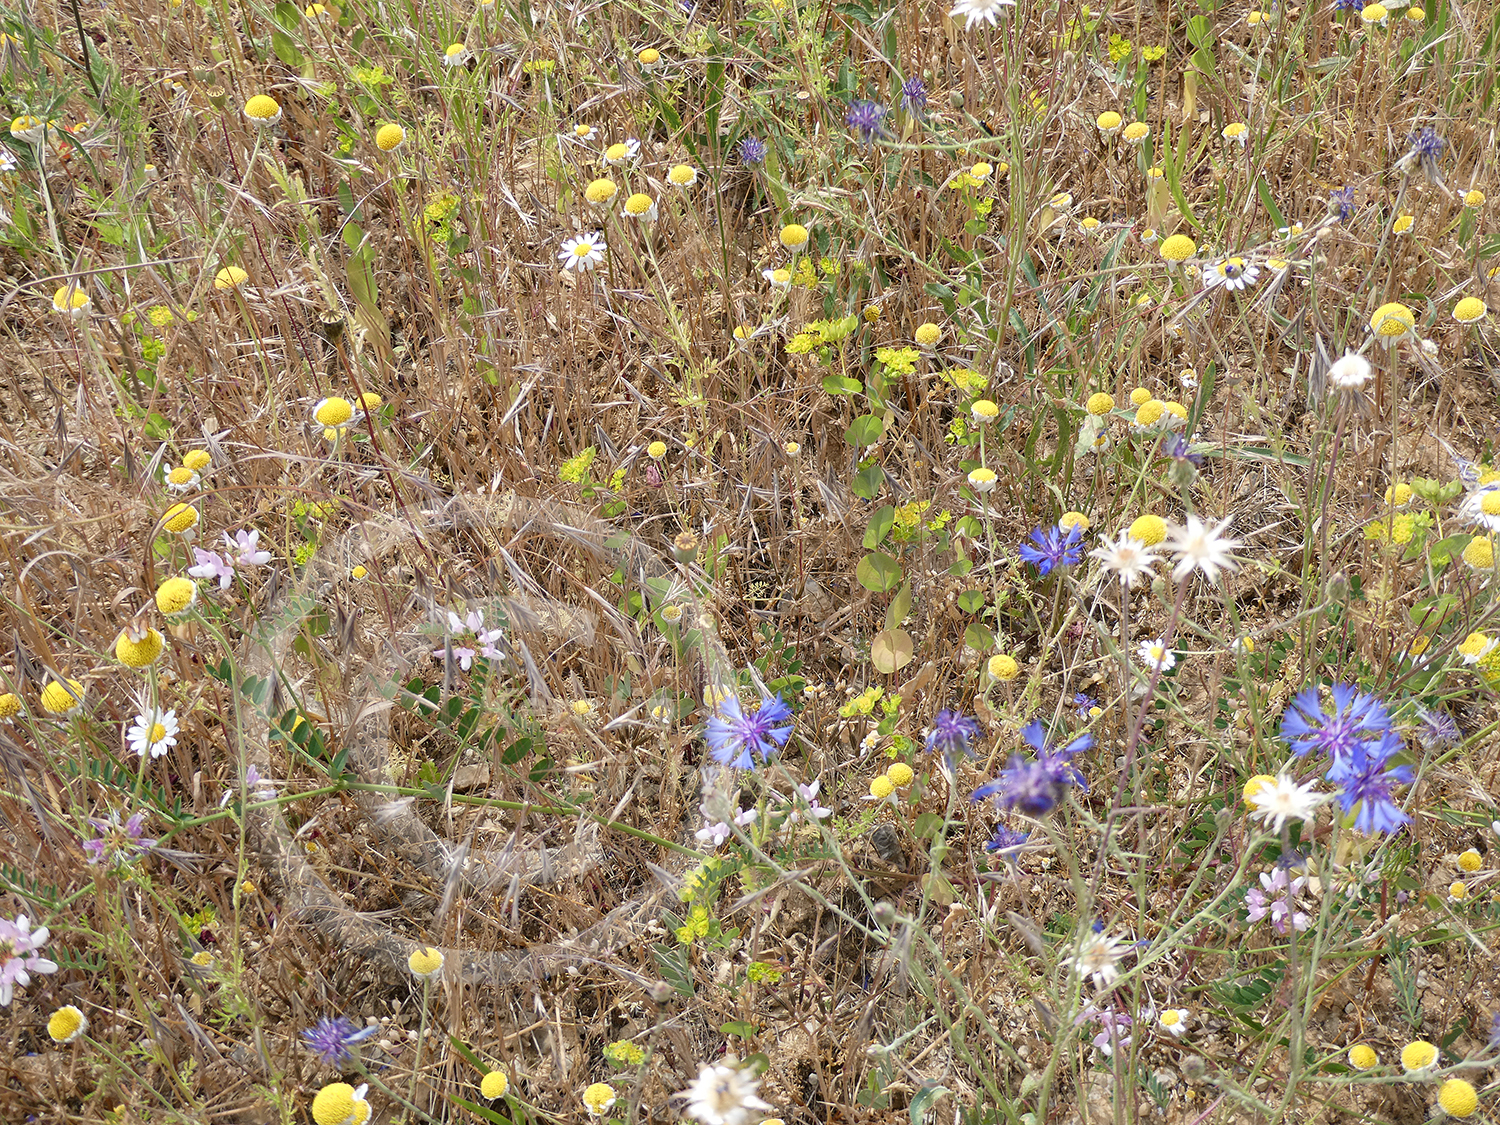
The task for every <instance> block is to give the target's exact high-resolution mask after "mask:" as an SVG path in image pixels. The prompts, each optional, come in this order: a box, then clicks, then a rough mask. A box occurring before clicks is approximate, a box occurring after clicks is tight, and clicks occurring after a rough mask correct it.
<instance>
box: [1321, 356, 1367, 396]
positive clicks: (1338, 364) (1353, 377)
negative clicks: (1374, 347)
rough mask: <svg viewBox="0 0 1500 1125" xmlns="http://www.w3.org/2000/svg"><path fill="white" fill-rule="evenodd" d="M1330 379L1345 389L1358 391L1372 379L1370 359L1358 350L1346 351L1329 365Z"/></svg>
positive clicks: (1341, 388)
mask: <svg viewBox="0 0 1500 1125" xmlns="http://www.w3.org/2000/svg"><path fill="white" fill-rule="evenodd" d="M1328 381H1329V382H1330V383H1332V384H1333V385H1334V386H1335V387H1338V388H1339V389H1340V390H1344V391H1357V390H1359V388H1361V387H1363V386H1364V385H1365V384H1366V383H1368V382H1369V381H1370V361H1369V360H1367V359H1366V358H1365V357H1364V356H1362V355H1360V354H1359V353H1358V352H1346V353H1345V354H1344V355H1343V357H1342V358H1340V359H1336V360H1334V361H1333V363H1332V364H1330V365H1329V367H1328Z"/></svg>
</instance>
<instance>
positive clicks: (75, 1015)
mask: <svg viewBox="0 0 1500 1125" xmlns="http://www.w3.org/2000/svg"><path fill="white" fill-rule="evenodd" d="M88 1029H89V1021H88V1017H87V1016H85V1015H84V1014H83V1013H82V1012H80V1011H79V1010H78V1009H77V1008H75V1007H74V1006H73V1005H72V1004H67V1005H64V1006H63V1007H61V1008H59V1009H57V1011H55V1012H53V1013H52V1018H51V1019H49V1020H48V1021H47V1034H48V1035H50V1036H51V1037H52V1041H53V1042H54V1043H71V1042H73V1040H75V1039H77V1038H78V1037H79V1036H80V1035H82V1034H83V1033H84V1032H85V1031H87V1030H88Z"/></svg>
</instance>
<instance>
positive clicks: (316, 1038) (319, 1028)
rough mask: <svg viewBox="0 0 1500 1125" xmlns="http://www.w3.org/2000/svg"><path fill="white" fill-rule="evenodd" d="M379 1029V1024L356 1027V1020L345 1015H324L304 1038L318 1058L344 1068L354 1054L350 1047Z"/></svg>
mask: <svg viewBox="0 0 1500 1125" xmlns="http://www.w3.org/2000/svg"><path fill="white" fill-rule="evenodd" d="M379 1030H380V1025H379V1024H371V1025H370V1026H369V1027H362V1028H358V1029H356V1028H355V1026H354V1021H353V1020H350V1019H346V1018H345V1017H344V1016H334V1017H333V1018H331V1019H330V1018H329V1017H328V1016H324V1017H323V1018H322V1019H320V1020H319V1021H318V1022H317V1023H316V1024H314V1025H313V1026H312V1027H310V1028H308V1029H307V1030H306V1031H304V1032H303V1033H302V1038H303V1039H305V1040H307V1045H308V1047H309V1048H310V1049H311V1050H312V1052H313V1054H315V1055H317V1056H318V1058H320V1059H322V1060H323V1061H324V1062H325V1063H327V1064H328V1065H329V1066H334V1067H338V1068H340V1069H343V1067H344V1066H345V1065H346V1064H347V1063H348V1062H349V1060H350V1058H351V1057H352V1056H353V1052H352V1051H351V1050H350V1049H349V1048H351V1047H353V1046H355V1045H356V1044H358V1043H363V1042H364V1041H365V1040H366V1039H368V1038H370V1036H372V1035H374V1034H375V1033H376V1032H377V1031H379Z"/></svg>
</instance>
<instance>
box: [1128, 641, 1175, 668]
mask: <svg viewBox="0 0 1500 1125" xmlns="http://www.w3.org/2000/svg"><path fill="white" fill-rule="evenodd" d="M1136 651H1137V652H1139V653H1140V654H1141V663H1142V664H1144V665H1146V667H1148V668H1150V669H1151V670H1152V671H1153V672H1170V671H1171V670H1172V669H1173V668H1175V667H1177V654H1176V653H1175V652H1173V651H1172V650H1171V649H1169V648H1168V647H1167V646H1166V645H1165V644H1163V643H1162V642H1161V641H1160V640H1155V641H1142V642H1141V647H1140V648H1139V649H1137V650H1136Z"/></svg>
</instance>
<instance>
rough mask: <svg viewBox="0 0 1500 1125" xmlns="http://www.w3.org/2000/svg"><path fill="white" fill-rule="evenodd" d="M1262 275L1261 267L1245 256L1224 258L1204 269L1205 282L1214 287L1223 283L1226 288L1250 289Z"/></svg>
mask: <svg viewBox="0 0 1500 1125" xmlns="http://www.w3.org/2000/svg"><path fill="white" fill-rule="evenodd" d="M1259 276H1260V267H1259V266H1257V265H1255V264H1254V263H1253V262H1247V261H1245V259H1244V258H1237V257H1236V258H1223V259H1221V260H1220V261H1217V262H1214V263H1213V264H1212V265H1210V266H1208V267H1207V268H1206V269H1205V270H1204V271H1203V283H1204V284H1205V285H1207V286H1208V287H1209V288H1210V289H1212V288H1213V287H1214V286H1216V285H1222V286H1223V287H1224V288H1225V289H1249V288H1250V286H1252V285H1254V284H1255V279H1256V278H1258V277H1259Z"/></svg>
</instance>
